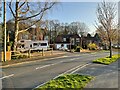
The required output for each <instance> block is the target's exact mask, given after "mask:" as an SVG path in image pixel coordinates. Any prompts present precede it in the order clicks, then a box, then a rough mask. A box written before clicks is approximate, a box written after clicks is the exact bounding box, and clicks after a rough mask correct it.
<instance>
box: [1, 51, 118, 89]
mask: <svg viewBox="0 0 120 90" xmlns="http://www.w3.org/2000/svg"><path fill="white" fill-rule="evenodd" d="M115 54H117V53H115ZM108 55H109V53H108V52H100V53H67V54H65V55H63V56H62V57H61V58H56V57H55V58H51V59H50V58H48V59H46V60H45V61H44V60H42V61H41V60H37V61H36V62H31V63H23V64H19V65H16V66H8V67H4V68H2V76H0V80H1V81H2V88H22V89H28V88H29V89H33V88H36V87H37V86H39V85H43V84H45V83H46V82H48V81H49V80H51V79H53V78H56V77H58V76H60V75H62V74H75V73H79V74H84V75H92V76H95V79H93V80H92V81H91V82H90V83H89V84H88V85H87V86H86V88H105V87H106V88H118V62H115V63H113V64H111V65H100V64H93V63H92V60H94V59H97V58H101V57H105V56H108ZM49 59H50V60H49Z"/></svg>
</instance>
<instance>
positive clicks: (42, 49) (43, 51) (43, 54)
mask: <svg viewBox="0 0 120 90" xmlns="http://www.w3.org/2000/svg"><path fill="white" fill-rule="evenodd" d="M42 56H44V49H43V48H42Z"/></svg>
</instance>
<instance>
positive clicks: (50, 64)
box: [36, 61, 63, 70]
mask: <svg viewBox="0 0 120 90" xmlns="http://www.w3.org/2000/svg"><path fill="white" fill-rule="evenodd" d="M62 62H63V61H60V62H57V63H53V64H48V65H45V66H42V67H37V68H36V70H37V69H42V68H45V67H49V66H52V65H56V64H59V63H62Z"/></svg>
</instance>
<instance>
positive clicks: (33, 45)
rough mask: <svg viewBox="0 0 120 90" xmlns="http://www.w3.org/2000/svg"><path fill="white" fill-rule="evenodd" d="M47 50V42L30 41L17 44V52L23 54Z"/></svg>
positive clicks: (21, 41)
mask: <svg viewBox="0 0 120 90" xmlns="http://www.w3.org/2000/svg"><path fill="white" fill-rule="evenodd" d="M47 48H48V41H47V40H44V41H32V40H20V41H18V43H17V50H18V51H21V52H24V51H28V50H32V51H40V50H47Z"/></svg>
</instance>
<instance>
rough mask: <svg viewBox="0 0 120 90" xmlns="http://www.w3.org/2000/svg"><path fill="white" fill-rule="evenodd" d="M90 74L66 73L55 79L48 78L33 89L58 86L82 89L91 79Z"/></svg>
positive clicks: (49, 89)
mask: <svg viewBox="0 0 120 90" xmlns="http://www.w3.org/2000/svg"><path fill="white" fill-rule="evenodd" d="M92 78H93V77H92V76H84V75H79V74H70V75H69V74H66V75H63V76H60V77H58V78H56V79H53V80H50V81H49V82H48V83H46V84H45V85H43V86H41V87H39V88H36V89H35V90H43V89H45V90H56V89H58V88H65V89H72V88H75V89H79V90H81V89H83V88H84V87H85V86H86V84H87V83H88V82H89V81H90V80H91V79H92Z"/></svg>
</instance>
